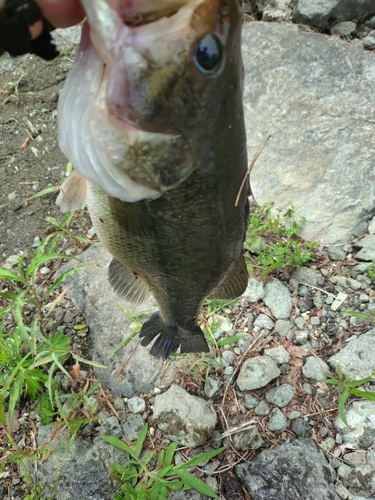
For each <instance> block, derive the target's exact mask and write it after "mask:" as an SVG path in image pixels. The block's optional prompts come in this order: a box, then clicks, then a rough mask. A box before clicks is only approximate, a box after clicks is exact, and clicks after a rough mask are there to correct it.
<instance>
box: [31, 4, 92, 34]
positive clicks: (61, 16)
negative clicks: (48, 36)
mask: <svg viewBox="0 0 375 500" xmlns="http://www.w3.org/2000/svg"><path fill="white" fill-rule="evenodd" d="M37 3H38V5H39V7H40V9H41V11H42V13H43V16H44V17H45V18H46V19H48V21H49V22H50V23H51V24H53V26H55V27H56V28H67V27H68V26H73V25H74V24H77V23H79V22H80V21H82V19H83V18H84V16H85V14H84V11H83V8H82V5H81V3H80V1H79V0H37Z"/></svg>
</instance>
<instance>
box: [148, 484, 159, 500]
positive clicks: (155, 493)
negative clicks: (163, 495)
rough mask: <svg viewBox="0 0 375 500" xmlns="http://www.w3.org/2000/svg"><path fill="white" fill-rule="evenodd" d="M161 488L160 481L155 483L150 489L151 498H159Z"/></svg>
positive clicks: (156, 499)
mask: <svg viewBox="0 0 375 500" xmlns="http://www.w3.org/2000/svg"><path fill="white" fill-rule="evenodd" d="M160 488H161V483H160V482H159V481H156V482H155V483H154V485H153V487H152V488H151V490H150V500H159V499H160V496H159V495H160Z"/></svg>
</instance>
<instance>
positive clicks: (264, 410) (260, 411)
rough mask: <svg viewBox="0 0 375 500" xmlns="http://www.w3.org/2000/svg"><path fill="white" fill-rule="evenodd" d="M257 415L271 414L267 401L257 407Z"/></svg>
mask: <svg viewBox="0 0 375 500" xmlns="http://www.w3.org/2000/svg"><path fill="white" fill-rule="evenodd" d="M254 411H255V413H256V414H257V415H261V416H264V415H268V414H269V412H270V409H269V406H268V404H267V403H266V402H265V401H261V402H260V403H259V404H258V405H257V406H256V407H255V410H254Z"/></svg>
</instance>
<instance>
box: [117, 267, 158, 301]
mask: <svg viewBox="0 0 375 500" xmlns="http://www.w3.org/2000/svg"><path fill="white" fill-rule="evenodd" d="M108 280H109V284H110V285H111V287H112V288H113V290H114V291H115V292H116V293H117V294H118V295H120V297H123V298H124V299H125V300H128V301H129V302H133V303H134V304H141V303H142V302H143V301H144V300H145V299H146V298H147V296H148V294H149V292H150V289H149V286H148V284H147V283H146V282H145V281H144V280H143V279H142V278H141V277H140V276H138V275H137V274H136V273H135V272H133V271H131V270H130V269H128V268H127V267H125V266H124V265H123V264H122V263H121V262H120V261H119V260H117V259H115V258H113V259H112V260H111V263H110V264H109V267H108Z"/></svg>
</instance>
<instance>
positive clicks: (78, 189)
mask: <svg viewBox="0 0 375 500" xmlns="http://www.w3.org/2000/svg"><path fill="white" fill-rule="evenodd" d="M56 205H58V206H59V207H60V208H61V211H62V212H64V213H65V212H73V211H74V210H78V209H79V208H81V209H83V208H85V206H86V205H87V181H86V179H84V178H83V177H82V176H81V175H79V173H78V172H76V171H75V170H74V171H73V172H72V173H71V174H70V175H69V177H67V178H66V179H65V181H64V182H63V183H62V184H61V186H60V193H59V195H58V197H57V199H56Z"/></svg>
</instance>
